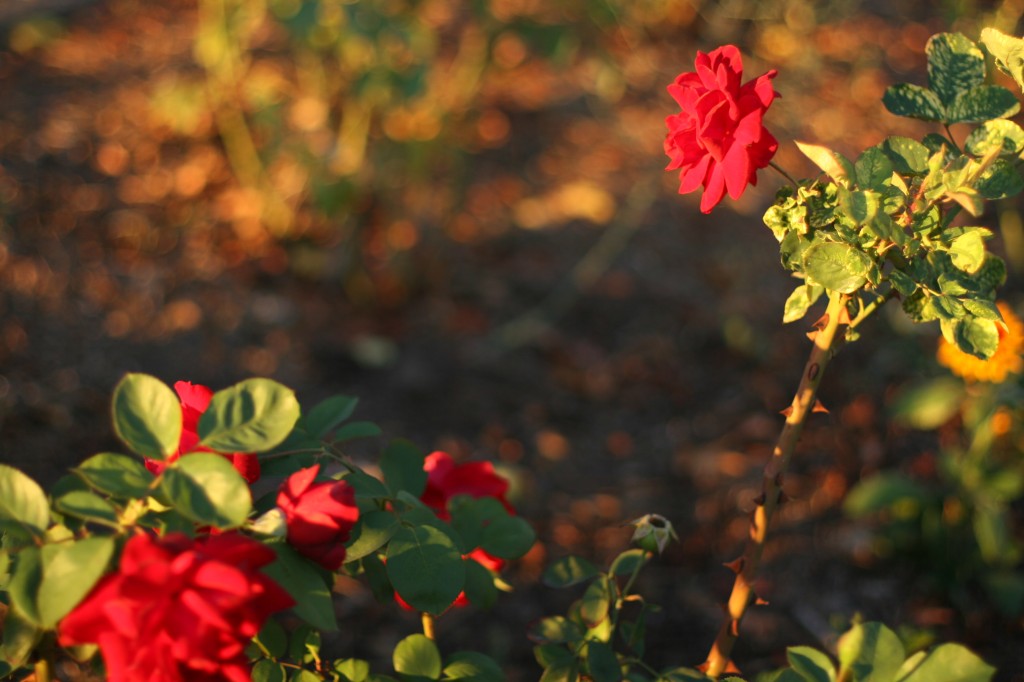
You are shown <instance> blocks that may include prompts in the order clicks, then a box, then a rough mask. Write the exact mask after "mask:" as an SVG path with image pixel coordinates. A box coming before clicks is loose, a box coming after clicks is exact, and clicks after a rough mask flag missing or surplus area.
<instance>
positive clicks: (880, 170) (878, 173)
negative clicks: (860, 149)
mask: <svg viewBox="0 0 1024 682" xmlns="http://www.w3.org/2000/svg"><path fill="white" fill-rule="evenodd" d="M854 170H855V171H856V173H857V186H858V187H860V188H861V189H871V190H875V191H876V192H881V191H884V190H885V188H886V186H887V185H888V184H889V183H890V182H891V181H892V171H893V167H892V161H890V160H889V157H888V156H886V154H885V152H884V151H883V150H882V149H881V148H880V147H868V148H867V149H865V150H864V153H863V154H861V155H860V156H859V157H857V161H856V162H855V163H854Z"/></svg>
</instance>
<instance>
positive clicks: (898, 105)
mask: <svg viewBox="0 0 1024 682" xmlns="http://www.w3.org/2000/svg"><path fill="white" fill-rule="evenodd" d="M882 104H884V105H885V108H886V109H888V110H889V111H890V112H891V113H893V114H896V115H897V116H906V117H909V118H919V119H922V120H924V121H941V120H943V119H944V118H945V117H946V109H945V107H943V106H942V100H940V99H939V96H938V95H937V94H935V93H934V92H933V91H931V90H929V89H928V88H922V87H921V86H920V85H914V84H913V83H898V84H896V85H891V86H889V88H888V89H887V90H886V91H885V94H884V95H882Z"/></svg>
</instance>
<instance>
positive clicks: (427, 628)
mask: <svg viewBox="0 0 1024 682" xmlns="http://www.w3.org/2000/svg"><path fill="white" fill-rule="evenodd" d="M422 621H423V634H424V635H426V637H427V639H434V617H433V616H432V615H430V614H429V613H427V612H426V611H424V612H423V614H422Z"/></svg>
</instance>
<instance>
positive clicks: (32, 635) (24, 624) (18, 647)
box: [0, 609, 43, 676]
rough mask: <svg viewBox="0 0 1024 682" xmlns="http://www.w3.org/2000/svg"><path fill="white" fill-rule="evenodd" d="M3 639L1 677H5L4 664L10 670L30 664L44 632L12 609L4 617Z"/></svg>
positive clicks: (0, 663)
mask: <svg viewBox="0 0 1024 682" xmlns="http://www.w3.org/2000/svg"><path fill="white" fill-rule="evenodd" d="M3 620H4V628H3V638H2V639H0V642H2V643H0V676H3V674H4V673H3V671H2V669H3V665H2V664H3V663H4V662H6V664H7V665H9V666H10V670H14V669H17V668H19V667H21V666H22V665H25V663H27V662H28V659H29V656H31V655H32V651H33V650H34V649H35V648H36V644H38V643H39V640H41V639H42V638H43V630H42V629H41V628H39V627H36V625H34V624H33V623H31V622H29V621H28V620H26V619H25V618H24V617H23V616H22V615H21V613H20V612H19V611H18V610H16V609H11V610H9V611H8V612H7V615H6V616H4V619H3Z"/></svg>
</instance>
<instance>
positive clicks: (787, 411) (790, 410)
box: [779, 405, 793, 419]
mask: <svg viewBox="0 0 1024 682" xmlns="http://www.w3.org/2000/svg"><path fill="white" fill-rule="evenodd" d="M779 414H781V415H782V416H783V417H785V418H786V419H789V415H791V414H793V406H792V405H790V406H789V407H787V408H786V409H784V410H780V411H779Z"/></svg>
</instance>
